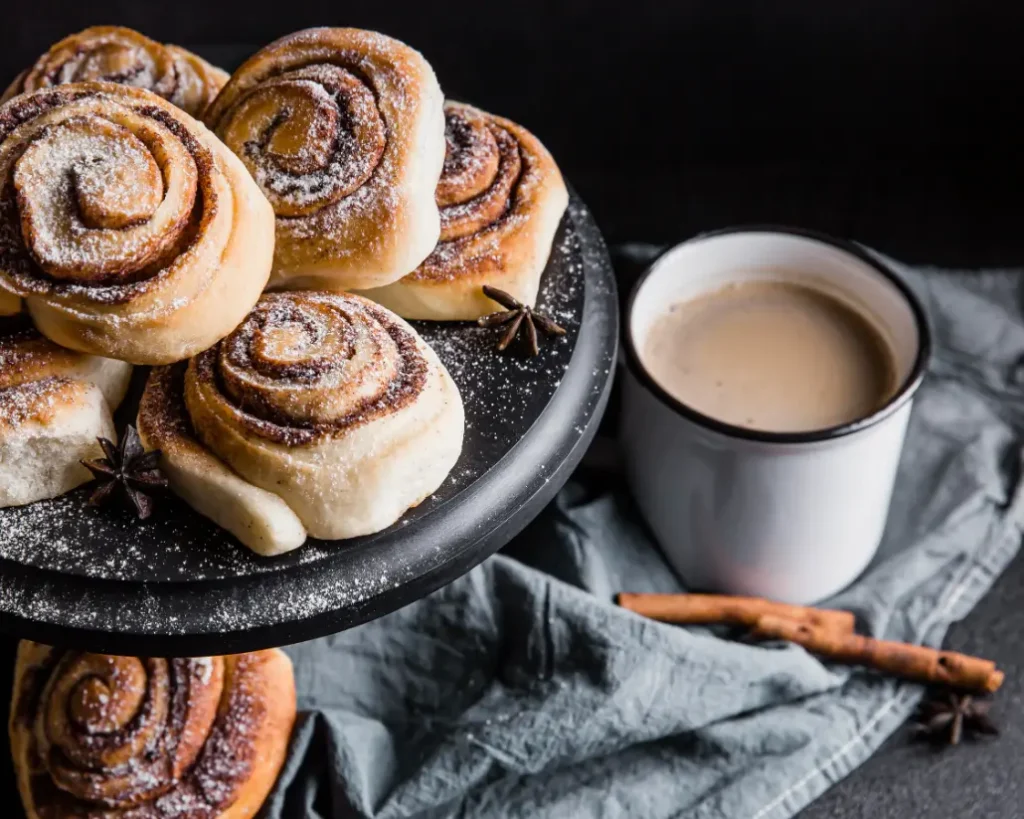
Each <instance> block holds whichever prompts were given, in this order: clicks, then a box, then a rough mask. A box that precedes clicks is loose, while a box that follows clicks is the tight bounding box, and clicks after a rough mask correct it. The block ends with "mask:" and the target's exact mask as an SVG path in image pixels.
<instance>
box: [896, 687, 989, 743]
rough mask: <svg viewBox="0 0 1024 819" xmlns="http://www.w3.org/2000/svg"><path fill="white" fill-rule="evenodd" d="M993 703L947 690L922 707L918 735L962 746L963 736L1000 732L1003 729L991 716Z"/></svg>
mask: <svg viewBox="0 0 1024 819" xmlns="http://www.w3.org/2000/svg"><path fill="white" fill-rule="evenodd" d="M990 706H991V702H989V701H988V700H979V699H976V698H974V697H972V696H970V695H968V694H955V693H953V692H947V693H946V694H945V695H939V696H936V697H933V698H932V699H929V700H926V701H925V702H923V703H922V704H921V707H920V708H919V709H918V712H917V718H916V725H915V728H916V731H917V734H918V736H921V737H923V738H925V739H928V740H931V741H932V742H945V743H948V744H949V745H958V744H959V743H960V740H961V738H963V737H967V738H969V739H974V738H975V737H978V736H980V735H982V734H998V733H999V729H998V728H997V727H996V725H995V723H994V722H992V720H991V718H990V717H989V715H988V711H989V707H990Z"/></svg>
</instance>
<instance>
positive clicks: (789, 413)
mask: <svg viewBox="0 0 1024 819" xmlns="http://www.w3.org/2000/svg"><path fill="white" fill-rule="evenodd" d="M640 356H641V359H642V361H643V363H644V365H645V366H646V367H647V370H648V372H649V373H650V375H651V377H652V378H653V379H654V380H655V381H657V382H658V383H659V384H661V386H662V387H663V388H664V389H665V390H666V391H667V392H668V393H669V394H671V395H672V396H673V397H674V398H676V399H677V400H678V401H680V402H682V403H684V404H687V405H689V406H690V407H692V408H693V409H695V410H697V411H698V412H700V413H703V414H704V415H707V416H710V417H712V418H716V419H718V420H719V421H724V422H725V423H728V424H733V425H735V426H741V427H749V428H751V429H758V430H764V431H767V432H801V431H807V430H816V429H824V428H827V427H833V426H837V425H840V424H845V423H848V422H850V421H855V420H857V419H858V418H865V417H867V416H869V415H871V414H872V413H873V412H875V411H876V410H877V409H879V408H880V407H882V406H883V405H884V404H885V402H886V401H888V400H889V398H890V397H891V396H892V394H893V393H894V392H895V391H896V388H897V386H898V384H897V374H896V363H895V357H894V355H893V353H892V351H891V350H890V349H889V346H888V344H887V343H886V341H885V339H884V338H883V337H882V335H881V333H880V332H879V331H878V330H877V329H876V328H875V327H874V326H873V325H872V323H871V320H870V319H868V318H867V317H866V316H864V315H863V314H862V313H861V312H860V311H859V310H858V309H856V308H855V307H853V306H851V305H849V304H848V303H846V302H845V301H844V300H842V299H841V298H840V297H837V296H833V295H831V294H828V293H826V292H824V291H823V290H820V289H817V288H814V287H810V286H806V285H803V284H797V283H792V282H787V281H786V280H785V277H784V274H783V275H781V276H780V279H779V280H776V281H765V280H760V281H746V282H740V283H735V284H729V285H726V286H724V287H721V288H719V289H717V290H714V291H712V292H710V293H705V294H703V295H700V296H697V297H696V298H693V299H690V300H687V301H682V302H676V303H673V304H671V305H669V306H668V307H667V309H666V310H665V312H664V314H663V315H661V316H660V317H658V318H657V319H655V320H654V322H653V323H652V325H651V328H650V330H649V331H648V334H647V337H646V339H645V341H644V344H643V346H642V348H641V350H640Z"/></svg>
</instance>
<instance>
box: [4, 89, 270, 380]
mask: <svg viewBox="0 0 1024 819" xmlns="http://www.w3.org/2000/svg"><path fill="white" fill-rule="evenodd" d="M272 225H273V213H272V211H271V209H270V206H269V205H268V203H267V202H266V200H265V199H264V197H263V196H262V195H261V194H260V192H259V190H258V188H257V187H256V186H255V184H254V183H253V182H252V180H251V179H250V178H249V175H248V173H247V172H246V171H245V168H244V167H243V166H242V165H241V163H240V162H239V161H238V159H237V158H236V157H235V156H234V155H233V154H231V152H230V151H229V150H228V149H227V148H226V147H224V145H223V144H221V143H220V142H219V141H218V140H217V139H216V138H214V137H213V135H212V134H210V133H209V131H207V130H206V129H205V128H204V127H203V126H202V125H201V124H199V123H197V122H196V121H195V120H193V119H192V118H191V117H189V116H188V114H186V113H184V112H183V111H181V110H179V109H178V108H175V107H174V106H173V105H171V104H170V103H168V102H166V101H164V100H163V99H161V98H159V97H157V96H155V95H153V94H151V93H149V92H147V91H143V90H140V89H137V88H132V87H129V86H124V85H114V84H111V83H72V84H67V85H61V86H59V87H57V88H53V89H48V90H43V91H37V92H34V93H32V94H25V95H22V96H19V97H16V98H14V99H12V100H11V101H10V102H8V103H7V104H6V105H4V106H2V107H0V289H4V290H6V291H7V292H9V293H11V294H13V295H15V296H17V297H20V298H23V299H24V300H25V302H26V304H27V308H28V311H29V312H30V313H31V314H32V316H33V318H34V320H35V322H36V325H37V326H38V327H39V329H40V331H41V332H42V333H43V334H44V335H46V336H47V337H48V338H51V339H53V340H54V341H56V342H58V343H60V344H62V345H63V346H65V347H70V348H72V349H76V350H80V351H82V352H88V353H93V354H97V355H104V356H107V357H111V358H118V359H121V360H124V361H130V362H132V363H137V364H158V363H165V362H169V361H177V360H180V359H182V358H186V357H188V356H189V355H192V354H193V353H195V352H197V351H198V350H201V349H205V348H206V347H208V346H209V345H210V344H212V343H214V342H215V341H217V340H218V339H219V338H223V337H224V336H225V335H226V334H227V333H228V332H230V330H231V329H232V328H233V327H234V326H235V325H236V324H237V323H238V322H239V321H241V319H242V317H243V316H244V315H245V313H246V312H247V311H248V309H249V307H251V306H252V305H253V304H254V303H255V301H256V299H257V298H258V297H259V293H260V291H261V290H262V289H263V287H264V286H265V284H266V281H267V278H268V276H269V272H270V270H269V269H270V263H271V260H272V244H273V236H272Z"/></svg>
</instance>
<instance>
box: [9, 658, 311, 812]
mask: <svg viewBox="0 0 1024 819" xmlns="http://www.w3.org/2000/svg"><path fill="white" fill-rule="evenodd" d="M294 718H295V684H294V678H293V676H292V669H291V663H290V661H289V660H288V658H287V656H286V655H285V654H284V653H283V652H281V651H279V650H277V649H271V650H269V651H259V652H253V653H250V654H239V655H233V656H228V657H206V658H198V659H180V660H179V659H173V660H172V659H164V658H160V657H146V658H139V657H114V656H110V655H102V654H88V653H84V652H79V651H65V650H60V649H53V648H49V647H47V646H43V645H40V644H38V643H31V642H28V641H22V643H21V644H20V645H19V647H18V659H17V663H16V666H15V685H14V698H13V701H12V704H11V715H10V722H9V731H10V739H11V751H12V755H13V757H14V763H15V769H16V772H17V775H18V786H19V791H20V793H21V797H22V802H23V804H24V806H25V810H26V812H27V813H28V815H29V817H30V819H66V817H71V816H79V817H97V818H98V817H100V816H103V817H110V819H114V818H115V817H117V816H121V815H123V814H124V812H125V811H129V812H130V815H131V817H132V819H240V818H241V817H251V816H253V815H254V814H255V813H256V812H257V811H258V810H259V807H260V805H261V804H262V803H263V801H264V800H265V799H266V797H267V794H268V793H269V792H270V790H271V788H272V787H273V784H274V781H275V780H276V778H277V775H278V773H279V771H280V768H281V765H282V764H283V762H284V756H285V752H286V749H287V744H288V739H289V736H290V733H291V728H292V724H293V722H294Z"/></svg>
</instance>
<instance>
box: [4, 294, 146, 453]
mask: <svg viewBox="0 0 1024 819" xmlns="http://www.w3.org/2000/svg"><path fill="white" fill-rule="evenodd" d="M131 370H132V368H131V366H130V365H128V364H124V363H122V362H119V361H111V360H109V359H103V358H98V357H96V356H90V355H84V354H82V353H78V352H75V351H73V350H68V349H65V348H64V347H60V346H58V345H57V344H54V343H53V342H52V341H50V340H49V339H48V338H45V337H44V336H43V335H42V334H41V333H40V332H39V331H38V330H37V329H36V328H35V327H34V326H33V324H32V320H31V319H30V318H29V316H28V315H27V314H26V313H19V314H17V315H13V316H0V436H2V435H3V434H4V433H5V432H10V431H11V430H13V429H16V428H17V427H20V426H22V425H23V424H26V423H33V424H38V425H47V424H49V423H51V422H52V421H53V419H54V418H56V417H58V416H59V415H60V414H61V413H62V411H63V410H65V409H67V408H69V407H72V406H74V405H75V404H77V403H79V402H81V401H83V400H84V399H85V397H86V395H87V393H88V391H89V385H93V386H95V387H98V388H99V389H100V391H101V392H102V393H103V395H104V397H105V400H106V402H107V404H108V406H109V408H110V409H111V410H113V409H116V408H117V406H118V404H120V403H121V399H122V398H124V394H125V392H126V391H127V389H128V380H129V378H130V376H131Z"/></svg>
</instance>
